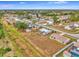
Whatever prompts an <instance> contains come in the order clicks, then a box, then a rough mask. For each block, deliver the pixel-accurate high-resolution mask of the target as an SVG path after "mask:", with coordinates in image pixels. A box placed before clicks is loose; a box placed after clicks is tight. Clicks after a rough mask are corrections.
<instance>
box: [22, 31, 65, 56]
mask: <svg viewBox="0 0 79 59" xmlns="http://www.w3.org/2000/svg"><path fill="white" fill-rule="evenodd" d="M22 34H23V35H24V36H25V37H27V38H28V39H29V40H30V41H31V43H32V44H33V45H34V46H35V47H37V49H39V50H40V51H41V52H43V53H44V54H45V55H46V56H52V55H53V54H54V53H56V52H57V51H59V50H60V49H61V48H63V47H64V45H63V44H61V43H59V42H57V41H55V40H51V39H49V37H48V36H47V35H46V36H43V35H42V34H41V33H39V32H37V31H34V32H33V31H32V32H22Z"/></svg>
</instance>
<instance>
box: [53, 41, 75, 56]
mask: <svg viewBox="0 0 79 59" xmlns="http://www.w3.org/2000/svg"><path fill="white" fill-rule="evenodd" d="M73 43H74V42H71V43H70V44H68V45H67V46H65V47H64V48H62V49H61V50H59V51H58V52H57V53H55V54H54V55H53V57H56V56H57V55H58V54H60V53H61V52H62V51H64V50H65V49H67V48H68V47H70V46H72V44H73Z"/></svg>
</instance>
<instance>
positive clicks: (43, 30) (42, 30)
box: [39, 28, 52, 35]
mask: <svg viewBox="0 0 79 59" xmlns="http://www.w3.org/2000/svg"><path fill="white" fill-rule="evenodd" d="M39 31H40V32H41V33H42V34H43V35H46V34H49V33H51V32H52V30H49V29H45V28H41V29H39Z"/></svg>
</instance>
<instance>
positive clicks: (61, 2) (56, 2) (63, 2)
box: [54, 1, 68, 4]
mask: <svg viewBox="0 0 79 59" xmlns="http://www.w3.org/2000/svg"><path fill="white" fill-rule="evenodd" d="M54 3H55V4H66V3H68V2H67V1H55V2H54Z"/></svg>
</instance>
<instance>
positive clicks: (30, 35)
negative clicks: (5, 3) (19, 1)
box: [0, 10, 79, 57]
mask: <svg viewBox="0 0 79 59" xmlns="http://www.w3.org/2000/svg"><path fill="white" fill-rule="evenodd" d="M0 39H1V40H0V56H9V57H11V56H17V57H18V56H28V57H29V56H31V57H34V56H36V57H41V56H42V57H50V56H51V57H79V11H77V10H74V11H73V10H0Z"/></svg>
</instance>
